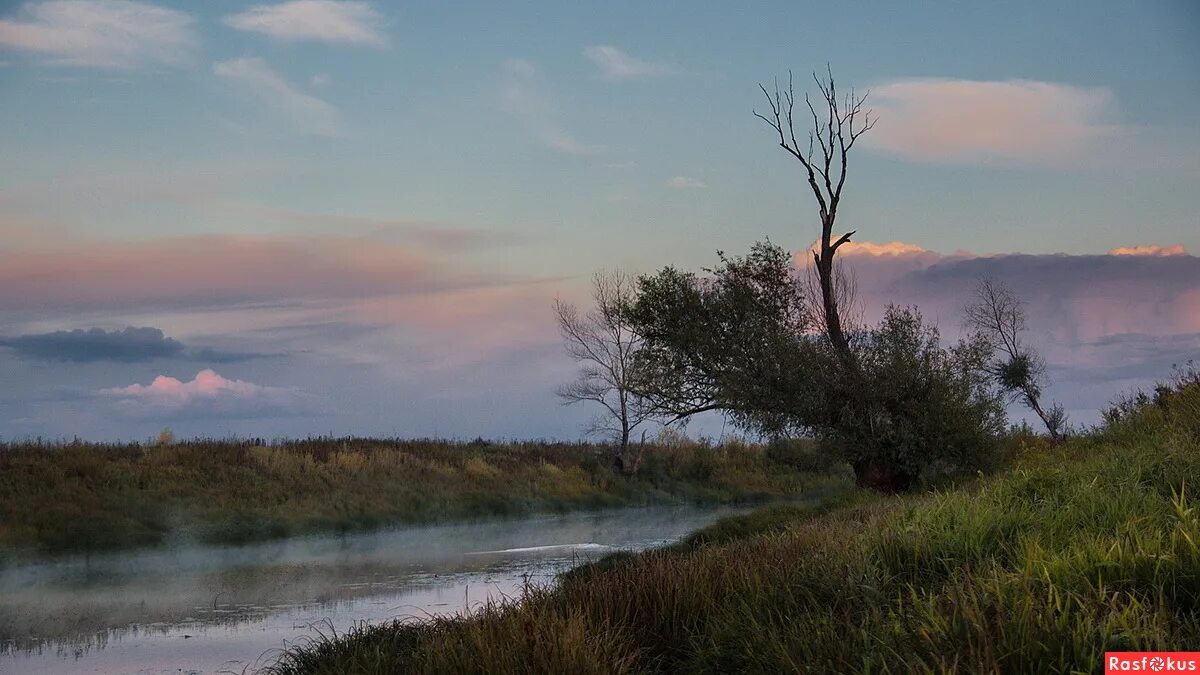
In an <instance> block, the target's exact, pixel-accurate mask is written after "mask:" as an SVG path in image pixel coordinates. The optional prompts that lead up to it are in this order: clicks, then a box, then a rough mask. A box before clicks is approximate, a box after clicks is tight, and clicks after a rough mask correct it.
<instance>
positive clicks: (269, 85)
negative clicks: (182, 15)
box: [213, 58, 344, 136]
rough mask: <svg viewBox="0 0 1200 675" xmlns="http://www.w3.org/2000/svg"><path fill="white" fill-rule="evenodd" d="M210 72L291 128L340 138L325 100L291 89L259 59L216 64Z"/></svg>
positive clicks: (335, 115) (336, 119)
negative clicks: (239, 90) (252, 97)
mask: <svg viewBox="0 0 1200 675" xmlns="http://www.w3.org/2000/svg"><path fill="white" fill-rule="evenodd" d="M213 73H214V74H216V75H217V76H218V77H222V78H225V79H226V80H229V81H230V82H232V83H234V84H236V85H238V86H239V87H242V88H243V89H244V90H245V91H246V92H247V93H248V94H250V95H252V96H254V97H255V99H256V100H258V102H259V103H260V104H261V105H263V106H264V107H269V108H272V109H274V110H275V111H276V112H277V113H278V114H280V115H282V116H283V117H284V118H286V119H287V120H288V122H289V123H290V124H291V125H292V127H293V128H294V129H295V130H296V131H298V132H300V133H305V134H312V135H314V136H343V135H344V131H343V129H342V125H341V122H340V120H339V115H338V111H337V109H336V108H334V107H333V106H332V105H330V104H329V103H328V102H326V101H325V100H324V99H321V98H318V97H317V96H314V95H312V94H310V93H308V92H306V91H304V90H303V89H300V88H298V87H295V86H293V85H292V84H290V83H289V82H288V81H287V80H285V79H284V78H283V76H281V75H280V74H279V73H277V72H275V71H274V70H273V69H272V68H271V67H270V66H269V65H267V63H266V61H263V60H262V59H259V58H239V59H231V60H229V61H218V62H217V63H214V64H213Z"/></svg>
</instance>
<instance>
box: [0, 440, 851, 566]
mask: <svg viewBox="0 0 1200 675" xmlns="http://www.w3.org/2000/svg"><path fill="white" fill-rule="evenodd" d="M811 460H812V458H811V457H810V456H809V455H808V454H807V451H806V450H805V449H804V448H803V447H798V448H793V449H792V451H790V452H786V453H782V454H781V453H780V452H779V451H778V450H775V451H769V450H768V449H767V448H764V447H762V446H754V445H745V444H729V445H722V446H716V447H709V446H707V445H704V444H698V443H688V442H679V443H674V444H670V445H657V446H651V447H649V448H648V449H647V451H646V453H645V456H644V461H643V463H642V466H641V468H640V470H639V471H638V473H637V475H636V476H623V475H618V474H615V473H614V472H613V471H612V469H611V467H610V465H609V461H608V450H607V449H606V448H605V447H603V446H599V445H586V444H562V443H539V442H526V443H489V442H486V441H476V442H472V443H456V442H448V441H430V440H412V441H408V440H385V439H359V438H347V439H310V440H304V441H289V442H283V443H279V444H276V445H270V446H268V445H259V444H254V443H248V442H240V441H193V442H185V443H171V444H165V445H137V444H127V445H100V444H86V443H71V444H58V445H50V444H41V443H27V444H8V445H0V564H4V563H6V562H12V561H14V560H17V559H22V558H29V557H31V556H47V555H49V556H54V555H62V554H77V553H84V554H89V553H93V552H100V551H112V550H122V549H130V548H139V547H153V546H158V545H163V544H167V543H172V544H180V543H189V542H200V543H216V544H241V543H247V542H253V541H261V540H267V539H276V538H282V537H287V536H292V535H303V534H317V533H348V532H357V531H366V530H371V529H376V528H380V527H385V526H396V525H412V524H427V523H438V522H453V521H464V520H471V519H477V518H495V517H509V516H520V515H527V514H531V513H560V512H565V511H572V510H586V509H599V508H613V507H622V506H645V505H654V504H685V503H686V504H718V503H750V502H754V501H758V500H767V499H773V498H794V497H799V496H803V495H806V494H809V493H820V494H825V493H831V492H837V491H841V490H846V489H848V488H849V485H850V482H851V479H850V476H849V474H848V472H847V471H846V470H845V468H844V467H831V466H827V465H820V464H813V463H812V461H811Z"/></svg>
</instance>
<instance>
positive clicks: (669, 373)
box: [627, 242, 817, 435]
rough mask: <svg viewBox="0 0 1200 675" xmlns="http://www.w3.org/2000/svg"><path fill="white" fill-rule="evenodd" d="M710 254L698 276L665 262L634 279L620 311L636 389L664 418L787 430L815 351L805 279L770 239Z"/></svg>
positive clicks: (776, 432)
mask: <svg viewBox="0 0 1200 675" xmlns="http://www.w3.org/2000/svg"><path fill="white" fill-rule="evenodd" d="M718 256H720V260H721V264H720V265H719V266H718V267H716V268H713V269H705V270H703V272H704V274H703V275H702V276H697V275H696V274H694V273H692V272H685V271H680V270H678V269H675V268H673V267H667V268H664V269H662V270H661V271H659V272H658V273H657V274H655V275H653V276H643V277H641V278H640V279H639V288H638V295H637V299H636V302H634V303H632V304H631V305H630V307H629V308H628V310H627V315H628V317H629V320H630V324H631V326H632V327H633V329H634V330H635V331H637V332H638V333H639V334H640V335H641V336H642V340H643V343H642V349H641V350H640V351H639V352H638V355H637V359H638V364H639V367H638V373H639V376H640V378H641V379H639V380H638V383H637V385H636V387H637V389H638V392H639V393H640V394H641V395H642V396H643V397H644V398H645V399H646V400H647V401H649V402H650V405H651V407H652V408H653V409H654V410H656V411H657V412H658V413H659V414H661V415H662V416H663V417H664V418H665V419H666V420H667V422H668V423H672V422H684V423H685V422H686V421H687V419H688V418H689V417H691V416H692V415H695V414H698V413H701V412H706V411H710V410H719V411H722V412H724V413H726V414H727V415H729V416H730V417H731V419H732V420H733V421H734V422H735V423H736V424H738V425H739V426H741V427H743V428H747V429H754V430H757V431H760V432H763V433H767V434H771V435H780V434H784V433H787V432H788V431H794V430H795V428H794V427H795V424H794V423H795V409H796V405H795V400H796V399H798V398H802V397H804V396H810V395H812V393H813V392H812V390H811V388H810V387H808V386H807V384H808V383H807V380H806V373H808V372H809V371H810V369H811V368H812V367H814V365H815V364H814V363H813V359H814V357H815V356H816V355H817V352H816V348H815V344H814V340H813V335H812V328H813V324H812V318H811V314H810V311H809V308H808V305H807V302H806V300H805V289H804V286H803V283H802V281H801V280H800V279H798V278H797V276H796V274H795V270H794V268H793V267H792V264H791V257H790V256H789V255H788V253H787V251H785V250H783V249H782V248H780V247H778V246H775V245H773V244H771V243H770V242H760V243H757V244H755V245H754V247H753V248H752V249H751V251H750V253H749V254H748V255H746V256H744V257H727V256H725V255H724V254H723V253H718Z"/></svg>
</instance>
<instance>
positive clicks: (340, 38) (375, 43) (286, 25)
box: [224, 0, 387, 47]
mask: <svg viewBox="0 0 1200 675" xmlns="http://www.w3.org/2000/svg"><path fill="white" fill-rule="evenodd" d="M224 21H225V24H226V25H228V26H230V27H232V28H236V29H238V30H245V31H252V32H255V33H262V34H263V35H267V36H270V37H272V38H276V39H279V40H287V41H301V40H313V41H318V42H331V43H343V44H352V45H366V46H369V47H384V46H386V45H387V36H386V35H384V33H383V31H382V30H381V24H382V23H383V17H382V16H380V14H379V13H378V12H376V11H375V10H374V9H373V8H372V7H371V5H370V4H368V3H366V2H350V1H336V0H293V1H292V2H284V3H280V4H277V5H255V6H253V7H250V8H249V9H247V10H245V11H244V12H239V13H237V14H232V15H230V16H227V17H225V19H224Z"/></svg>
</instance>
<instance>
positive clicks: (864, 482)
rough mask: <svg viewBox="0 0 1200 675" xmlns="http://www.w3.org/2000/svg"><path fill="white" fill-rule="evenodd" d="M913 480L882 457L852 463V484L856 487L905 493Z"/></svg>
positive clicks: (893, 463) (908, 474)
mask: <svg viewBox="0 0 1200 675" xmlns="http://www.w3.org/2000/svg"><path fill="white" fill-rule="evenodd" d="M915 480H916V476H914V475H912V474H911V473H909V472H907V471H905V470H903V469H901V468H900V467H899V466H898V465H897V464H896V463H895V462H893V461H891V460H888V459H884V458H882V457H868V458H864V459H860V460H857V461H855V462H854V484H855V485H857V486H858V487H863V488H870V489H872V490H877V491H879V492H889V493H895V492H905V491H907V490H908V489H909V488H910V487H912V484H913V482H915Z"/></svg>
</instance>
